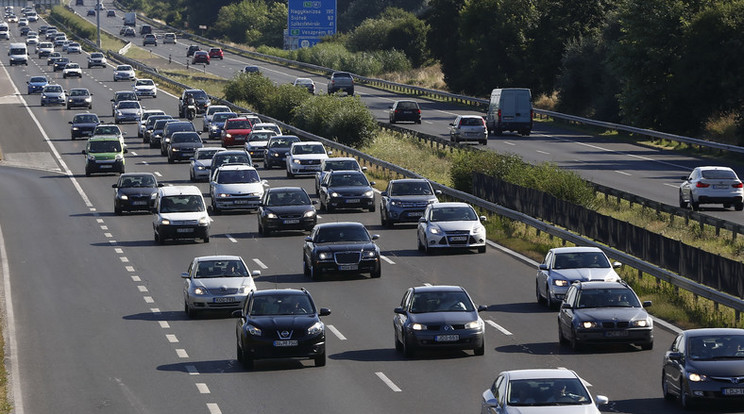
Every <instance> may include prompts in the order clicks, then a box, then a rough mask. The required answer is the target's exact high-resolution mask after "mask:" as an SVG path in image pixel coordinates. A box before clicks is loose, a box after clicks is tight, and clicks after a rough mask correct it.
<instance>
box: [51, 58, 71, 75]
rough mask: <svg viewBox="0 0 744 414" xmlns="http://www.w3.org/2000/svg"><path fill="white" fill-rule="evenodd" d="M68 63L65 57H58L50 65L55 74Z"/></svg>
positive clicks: (68, 60)
mask: <svg viewBox="0 0 744 414" xmlns="http://www.w3.org/2000/svg"><path fill="white" fill-rule="evenodd" d="M68 63H70V59H69V58H66V57H59V58H57V59H54V63H52V68H53V69H54V71H55V72H57V71H60V70H63V69H64V68H65V66H67V64H68Z"/></svg>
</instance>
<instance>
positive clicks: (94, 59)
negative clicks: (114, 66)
mask: <svg viewBox="0 0 744 414" xmlns="http://www.w3.org/2000/svg"><path fill="white" fill-rule="evenodd" d="M94 66H100V67H102V68H105V67H106V56H104V54H103V53H101V52H93V53H91V54H90V56H88V69H90V68H92V67H94Z"/></svg>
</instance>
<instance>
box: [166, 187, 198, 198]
mask: <svg viewBox="0 0 744 414" xmlns="http://www.w3.org/2000/svg"><path fill="white" fill-rule="evenodd" d="M160 194H162V195H164V196H171V195H199V196H200V195H202V193H201V190H200V189H199V187H197V186H195V185H172V186H168V187H160Z"/></svg>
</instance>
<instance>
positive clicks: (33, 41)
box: [26, 33, 39, 46]
mask: <svg viewBox="0 0 744 414" xmlns="http://www.w3.org/2000/svg"><path fill="white" fill-rule="evenodd" d="M37 44H39V36H38V35H31V34H30V33H29V35H28V37H27V38H26V45H27V46H31V45H34V46H35V45H37Z"/></svg>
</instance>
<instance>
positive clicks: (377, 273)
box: [369, 266, 382, 279]
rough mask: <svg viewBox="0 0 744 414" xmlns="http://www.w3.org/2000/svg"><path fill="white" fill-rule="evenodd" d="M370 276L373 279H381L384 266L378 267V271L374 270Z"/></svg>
mask: <svg viewBox="0 0 744 414" xmlns="http://www.w3.org/2000/svg"><path fill="white" fill-rule="evenodd" d="M369 276H370V277H371V278H372V279H379V278H380V276H382V266H378V267H377V270H373V271H372V272H370V274H369Z"/></svg>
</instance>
